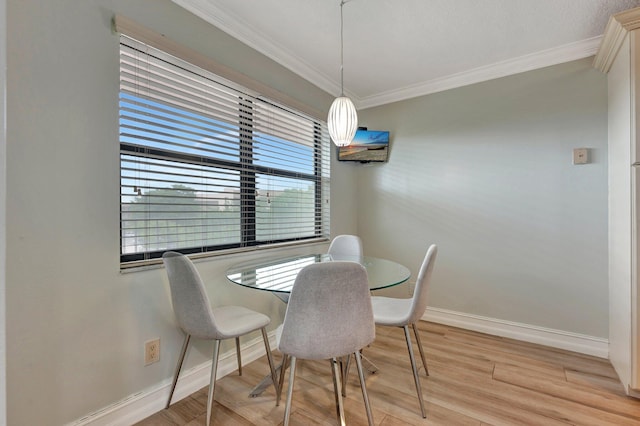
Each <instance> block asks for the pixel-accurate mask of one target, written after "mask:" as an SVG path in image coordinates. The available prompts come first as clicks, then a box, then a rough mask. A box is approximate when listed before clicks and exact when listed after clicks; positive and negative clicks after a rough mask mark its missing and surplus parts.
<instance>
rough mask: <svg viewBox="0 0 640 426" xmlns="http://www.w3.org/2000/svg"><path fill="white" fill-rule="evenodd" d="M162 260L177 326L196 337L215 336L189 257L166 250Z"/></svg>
mask: <svg viewBox="0 0 640 426" xmlns="http://www.w3.org/2000/svg"><path fill="white" fill-rule="evenodd" d="M162 261H163V262H164V266H165V268H166V270H167V275H168V276H169V287H170V288H171V303H172V304H173V312H174V314H175V316H176V319H177V321H178V325H179V326H180V328H182V330H183V331H184V332H185V333H187V334H191V335H192V336H193V337H196V338H200V339H217V338H219V337H218V334H217V327H216V323H215V319H214V316H213V310H212V308H211V305H210V304H209V297H208V296H207V292H206V290H205V287H204V284H203V283H202V279H201V278H200V274H198V270H197V269H196V268H195V266H194V265H193V262H191V259H189V258H188V257H187V256H185V255H183V254H181V253H176V252H173V251H168V252H165V253H164V254H163V255H162Z"/></svg>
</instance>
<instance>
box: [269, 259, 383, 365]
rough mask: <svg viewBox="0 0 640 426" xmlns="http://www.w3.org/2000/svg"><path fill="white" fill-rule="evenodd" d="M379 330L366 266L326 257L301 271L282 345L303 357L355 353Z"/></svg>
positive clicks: (284, 326) (284, 348) (293, 290)
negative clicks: (332, 260)
mask: <svg viewBox="0 0 640 426" xmlns="http://www.w3.org/2000/svg"><path fill="white" fill-rule="evenodd" d="M375 335H376V330H375V325H374V321H373V309H372V307H371V295H370V294H369V284H368V281H367V271H366V270H365V269H364V267H362V265H360V264H358V263H355V262H325V263H316V264H313V265H308V266H306V267H304V268H303V269H302V270H301V271H300V272H299V273H298V275H297V277H296V280H295V283H294V285H293V289H292V290H291V296H290V297H289V304H288V305H287V312H286V314H285V317H284V322H283V324H282V334H281V336H280V342H279V345H278V347H279V349H280V350H281V351H282V352H283V353H286V354H288V355H292V356H295V357H299V358H302V359H330V358H335V357H340V356H343V355H347V354H350V353H353V352H355V351H357V350H360V349H362V348H363V347H365V346H367V345H368V344H369V343H371V342H372V341H373V339H374V338H375Z"/></svg>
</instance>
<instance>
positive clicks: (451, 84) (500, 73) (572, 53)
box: [354, 36, 602, 109]
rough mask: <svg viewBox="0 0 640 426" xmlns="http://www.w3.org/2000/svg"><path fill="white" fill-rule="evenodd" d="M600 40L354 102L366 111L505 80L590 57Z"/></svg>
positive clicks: (599, 37) (590, 39) (453, 75)
mask: <svg viewBox="0 0 640 426" xmlns="http://www.w3.org/2000/svg"><path fill="white" fill-rule="evenodd" d="M601 40H602V37H601V36H597V37H592V38H588V39H585V40H581V41H577V42H574V43H569V44H565V45H562V46H558V47H555V48H552V49H547V50H543V51H540V52H536V53H532V54H529V55H524V56H520V57H517V58H513V59H509V60H506V61H502V62H497V63H494V64H490V65H487V66H483V67H479V68H474V69H472V70H469V71H465V72H461V73H457V74H452V75H449V76H446V77H442V78H438V79H434V80H430V81H426V82H423V83H419V84H414V85H411V86H407V87H404V88H402V89H398V90H392V91H388V92H383V93H380V94H377V95H373V96H367V97H365V98H361V99H358V100H357V101H358V102H356V101H355V100H354V102H356V105H357V106H358V107H359V108H362V109H366V108H371V107H374V106H379V105H384V104H388V103H391V102H398V101H402V100H406V99H410V98H415V97H418V96H424V95H428V94H431V93H436V92H442V91H445V90H449V89H455V88H456V87H462V86H468V85H470V84H475V83H480V82H483V81H488V80H493V79H495V78H500V77H506V76H509V75H512V74H518V73H521V72H525V71H531V70H535V69H538V68H544V67H548V66H551V65H557V64H561V63H564V62H570V61H575V60H577V59H583V58H588V57H589V56H593V55H594V54H595V53H596V51H597V49H598V45H599V44H600V41H601Z"/></svg>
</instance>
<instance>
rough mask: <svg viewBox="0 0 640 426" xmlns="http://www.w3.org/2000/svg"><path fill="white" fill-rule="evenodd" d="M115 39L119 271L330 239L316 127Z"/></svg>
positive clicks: (320, 134) (325, 151) (320, 133)
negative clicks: (174, 255)
mask: <svg viewBox="0 0 640 426" xmlns="http://www.w3.org/2000/svg"><path fill="white" fill-rule="evenodd" d="M120 40H121V49H120V54H121V56H120V100H119V110H120V151H121V184H120V187H121V261H122V262H132V261H144V260H149V259H154V258H158V257H160V256H161V255H162V253H163V252H164V251H166V250H177V251H181V252H183V253H198V252H211V251H219V250H228V249H234V248H243V247H251V246H257V245H265V244H266V245H268V244H273V243H282V242H289V241H298V240H304V239H310V238H318V237H328V235H329V207H330V202H329V200H330V197H329V179H330V174H329V169H330V164H329V159H330V152H329V138H328V133H327V130H326V124H325V123H322V122H319V121H318V120H315V119H312V118H310V117H308V116H305V115H304V114H301V113H298V112H296V111H293V110H291V109H289V108H287V107H285V106H283V105H278V104H276V103H275V102H272V101H269V100H268V99H264V98H262V97H261V96H260V95H259V94H257V93H252V92H251V91H249V90H247V89H243V88H242V87H239V86H238V85H236V84H234V83H233V82H230V81H227V80H225V79H222V78H220V77H218V76H216V75H214V74H212V73H210V72H208V71H205V70H203V69H200V68H198V67H196V66H194V65H191V64H189V63H187V62H185V61H182V60H181V59H178V58H176V57H173V56H171V55H168V54H165V53H163V52H162V51H160V50H158V49H155V48H153V47H150V46H148V45H145V44H143V43H140V42H138V41H136V40H134V39H131V38H129V37H127V36H125V35H121V36H120Z"/></svg>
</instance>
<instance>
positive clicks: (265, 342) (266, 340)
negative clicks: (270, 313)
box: [260, 327, 280, 406]
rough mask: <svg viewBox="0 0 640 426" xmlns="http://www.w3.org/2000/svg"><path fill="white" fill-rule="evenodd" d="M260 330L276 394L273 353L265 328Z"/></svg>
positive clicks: (276, 385) (277, 402)
mask: <svg viewBox="0 0 640 426" xmlns="http://www.w3.org/2000/svg"><path fill="white" fill-rule="evenodd" d="M260 331H262V340H264V349H265V351H267V360H268V361H269V369H270V370H271V381H272V382H273V388H274V389H275V390H276V395H277V394H278V393H279V392H278V376H277V375H276V368H275V366H274V364H273V354H272V353H271V347H270V346H269V337H268V336H267V330H265V328H264V327H262V328H261V329H260ZM279 403H280V401H279V400H276V406H278V404H279Z"/></svg>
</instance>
